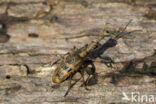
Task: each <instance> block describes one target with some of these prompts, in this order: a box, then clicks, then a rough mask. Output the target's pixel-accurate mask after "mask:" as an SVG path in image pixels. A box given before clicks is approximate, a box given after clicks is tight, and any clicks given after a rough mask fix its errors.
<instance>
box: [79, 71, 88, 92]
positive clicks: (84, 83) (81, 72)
mask: <svg viewBox="0 0 156 104" xmlns="http://www.w3.org/2000/svg"><path fill="white" fill-rule="evenodd" d="M80 74H81V77H82V80H83V84H82V85H81V86H84V88H85V89H86V90H89V89H88V88H87V87H86V81H85V78H84V69H82V70H80Z"/></svg>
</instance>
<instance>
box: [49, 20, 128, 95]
mask: <svg viewBox="0 0 156 104" xmlns="http://www.w3.org/2000/svg"><path fill="white" fill-rule="evenodd" d="M130 22H131V21H130ZM130 22H129V23H130ZM129 23H128V24H129ZM128 24H127V25H126V27H127V26H128ZM126 27H125V28H124V29H123V30H122V32H123V31H124V30H125V29H126ZM122 32H120V33H119V34H117V35H115V36H114V37H111V38H110V39H109V40H113V39H114V40H117V39H118V38H120V37H121V36H122V35H123V34H121V33H122ZM110 34H111V33H110V32H108V31H104V32H102V33H101V34H100V37H99V38H98V39H97V40H96V41H92V42H91V43H90V44H86V45H85V46H83V47H82V48H80V49H78V48H76V47H74V48H73V49H72V50H71V51H70V52H68V53H66V54H65V55H64V56H62V58H61V59H58V60H57V61H55V62H54V63H53V64H52V66H53V65H55V64H57V65H56V69H55V70H54V71H53V73H52V82H53V83H57V84H60V83H62V82H64V81H65V80H67V79H70V81H69V82H70V84H69V89H70V88H71V79H72V77H73V76H74V75H75V73H77V72H80V74H81V76H82V78H83V85H84V86H85V81H84V71H85V70H84V69H83V68H84V64H85V62H86V61H87V60H88V59H89V58H90V55H92V54H93V53H95V52H96V51H98V50H99V49H100V48H102V45H101V44H100V43H99V42H100V41H101V40H102V39H103V38H104V37H106V36H110ZM69 89H68V91H69ZM86 89H87V88H86ZM68 91H67V92H66V93H65V95H64V96H66V95H67V93H68Z"/></svg>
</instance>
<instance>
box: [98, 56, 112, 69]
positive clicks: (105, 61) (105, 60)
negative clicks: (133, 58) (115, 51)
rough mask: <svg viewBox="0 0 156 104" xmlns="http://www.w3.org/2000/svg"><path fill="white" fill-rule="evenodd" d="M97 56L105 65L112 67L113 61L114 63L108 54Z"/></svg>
mask: <svg viewBox="0 0 156 104" xmlns="http://www.w3.org/2000/svg"><path fill="white" fill-rule="evenodd" d="M99 58H100V59H103V60H102V61H103V62H104V63H105V65H106V66H107V67H111V68H113V65H112V64H113V63H114V61H113V60H112V59H111V58H110V57H108V56H104V57H103V56H99Z"/></svg>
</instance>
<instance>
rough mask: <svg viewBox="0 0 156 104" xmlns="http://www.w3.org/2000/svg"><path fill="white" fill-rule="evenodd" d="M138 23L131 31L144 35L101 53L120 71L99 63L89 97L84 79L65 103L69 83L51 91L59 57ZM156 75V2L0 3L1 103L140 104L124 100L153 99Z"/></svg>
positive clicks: (15, 0) (131, 36)
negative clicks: (103, 33)
mask: <svg viewBox="0 0 156 104" xmlns="http://www.w3.org/2000/svg"><path fill="white" fill-rule="evenodd" d="M131 19H132V22H131V23H130V24H129V26H128V27H127V29H126V31H125V32H131V31H135V30H141V31H137V32H132V33H131V34H129V35H128V36H127V37H123V38H121V39H119V40H118V43H117V45H116V46H115V47H112V48H109V49H107V50H106V51H105V52H104V53H103V54H102V55H101V56H108V57H110V58H111V59H112V60H114V62H115V63H114V64H113V68H109V67H108V66H107V65H105V64H104V63H103V61H102V60H101V59H99V58H97V59H96V60H95V61H94V64H95V67H96V78H92V79H90V81H89V83H88V88H89V89H91V90H90V91H86V90H85V89H84V88H82V87H80V85H81V83H82V81H79V82H78V83H77V84H76V85H75V86H74V87H73V88H72V89H71V91H70V93H69V95H68V96H67V97H66V98H64V97H63V95H64V93H65V92H66V90H67V88H68V83H67V82H64V83H62V84H61V85H60V86H58V87H57V88H52V87H51V71H52V68H51V67H50V64H51V63H52V62H54V61H55V60H56V59H57V58H58V57H57V56H58V55H62V54H65V53H66V52H68V51H70V50H71V49H72V48H73V47H74V46H76V47H78V48H80V47H82V46H84V45H85V44H87V43H90V42H91V40H96V38H98V34H99V33H100V32H101V31H103V30H117V29H119V28H124V27H125V26H126V24H127V23H128V22H129V21H130V20H131ZM106 40H108V38H105V39H104V40H102V42H101V43H102V44H104V43H105V42H106ZM155 75H156V1H155V0H0V104H14V103H16V104H21V103H23V104H53V103H54V104H55V103H65V104H68V103H70V104H71V103H74V104H81V103H85V104H86V103H89V104H129V103H140V102H139V101H138V100H137V102H131V101H126V100H122V97H123V95H122V93H121V92H122V91H124V92H127V94H128V95H129V96H130V94H131V92H139V93H140V95H139V96H141V95H144V94H145V95H153V94H155V93H156V89H155V87H156V76H155ZM77 77H80V75H76V76H75V78H77ZM155 96H156V95H155ZM155 102H156V98H155ZM144 103H148V102H146V101H144Z"/></svg>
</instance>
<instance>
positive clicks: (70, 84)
mask: <svg viewBox="0 0 156 104" xmlns="http://www.w3.org/2000/svg"><path fill="white" fill-rule="evenodd" d="M72 77H73V76H70V77H69V86H68V90H67V91H66V93H65V94H64V97H66V96H67V95H68V93H69V91H70V90H71V88H72V87H73V86H74V85H75V84H76V83H77V82H78V81H79V80H80V79H81V78H80V79H78V80H76V81H75V82H74V83H73V84H72V83H71V80H72Z"/></svg>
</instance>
